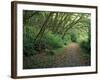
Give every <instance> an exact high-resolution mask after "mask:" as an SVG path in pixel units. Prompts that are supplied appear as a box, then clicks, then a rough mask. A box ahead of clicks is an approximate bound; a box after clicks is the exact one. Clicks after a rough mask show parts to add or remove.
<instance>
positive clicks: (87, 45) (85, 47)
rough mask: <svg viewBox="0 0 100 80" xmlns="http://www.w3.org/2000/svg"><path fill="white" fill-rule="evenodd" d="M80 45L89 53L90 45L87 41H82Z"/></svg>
mask: <svg viewBox="0 0 100 80" xmlns="http://www.w3.org/2000/svg"><path fill="white" fill-rule="evenodd" d="M80 45H81V47H82V48H83V49H84V50H85V51H86V52H87V53H90V50H91V47H90V42H89V41H82V42H81V43H80Z"/></svg>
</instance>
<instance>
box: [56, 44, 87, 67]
mask: <svg viewBox="0 0 100 80" xmlns="http://www.w3.org/2000/svg"><path fill="white" fill-rule="evenodd" d="M56 65H58V66H67V67H68V66H70V67H71V66H84V65H85V63H84V59H83V57H82V55H81V48H80V46H79V45H78V44H77V43H71V44H69V45H68V46H67V47H65V49H64V50H63V51H62V52H61V54H60V55H57V56H56V57H55V66H56ZM56 67H57V66H56Z"/></svg>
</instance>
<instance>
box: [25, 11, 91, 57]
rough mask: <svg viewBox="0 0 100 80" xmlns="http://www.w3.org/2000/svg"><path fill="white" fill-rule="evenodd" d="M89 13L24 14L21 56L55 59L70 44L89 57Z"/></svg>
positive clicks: (38, 12) (35, 12) (33, 12)
mask: <svg viewBox="0 0 100 80" xmlns="http://www.w3.org/2000/svg"><path fill="white" fill-rule="evenodd" d="M90 17H91V14H89V13H72V12H45V11H43V12H42V11H28V10H24V11H23V54H24V56H26V57H28V56H33V55H36V54H43V53H46V54H47V55H55V54H57V51H58V50H59V49H63V48H64V47H65V46H67V45H68V44H70V43H71V42H75V43H78V44H80V46H81V47H82V49H83V50H84V51H85V52H86V53H87V54H88V55H90V49H91V48H90V39H91V34H90V26H91V25H90Z"/></svg>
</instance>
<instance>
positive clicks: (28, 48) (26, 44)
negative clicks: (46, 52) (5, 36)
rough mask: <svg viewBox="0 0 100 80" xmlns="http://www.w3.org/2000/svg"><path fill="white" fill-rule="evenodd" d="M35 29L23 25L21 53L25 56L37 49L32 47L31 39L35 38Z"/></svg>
mask: <svg viewBox="0 0 100 80" xmlns="http://www.w3.org/2000/svg"><path fill="white" fill-rule="evenodd" d="M33 33H35V29H32V27H30V26H25V27H24V33H23V53H24V55H25V56H30V55H33V54H36V53H37V51H36V50H34V48H33V45H34V44H33V40H34V38H35V34H33Z"/></svg>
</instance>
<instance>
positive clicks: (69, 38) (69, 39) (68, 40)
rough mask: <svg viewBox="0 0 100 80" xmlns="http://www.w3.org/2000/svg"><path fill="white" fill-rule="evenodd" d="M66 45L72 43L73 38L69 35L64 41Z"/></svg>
mask: <svg viewBox="0 0 100 80" xmlns="http://www.w3.org/2000/svg"><path fill="white" fill-rule="evenodd" d="M63 42H64V45H68V44H69V43H71V42H72V41H71V36H70V35H69V34H68V35H66V36H65V37H64V39H63Z"/></svg>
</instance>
